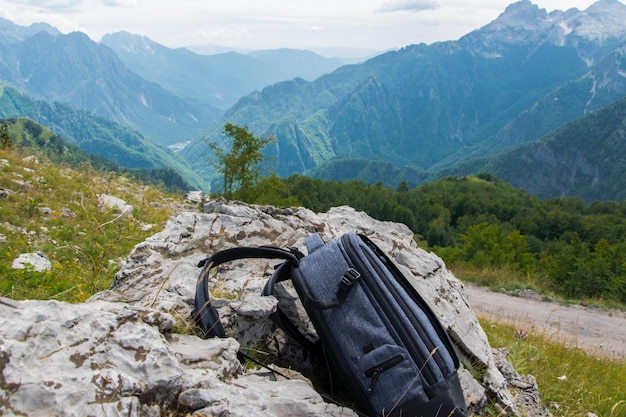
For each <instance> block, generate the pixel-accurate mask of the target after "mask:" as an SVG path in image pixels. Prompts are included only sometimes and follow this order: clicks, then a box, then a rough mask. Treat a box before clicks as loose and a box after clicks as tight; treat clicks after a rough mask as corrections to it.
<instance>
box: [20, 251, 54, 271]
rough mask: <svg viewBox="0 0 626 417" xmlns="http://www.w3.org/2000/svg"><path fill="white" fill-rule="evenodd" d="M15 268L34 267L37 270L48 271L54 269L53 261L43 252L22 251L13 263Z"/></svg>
mask: <svg viewBox="0 0 626 417" xmlns="http://www.w3.org/2000/svg"><path fill="white" fill-rule="evenodd" d="M11 268H13V269H29V268H32V270H33V271H36V272H46V271H49V270H50V269H52V263H51V262H50V260H49V259H48V257H47V256H46V255H45V254H44V253H42V252H34V253H22V254H21V255H20V256H18V257H17V258H15V259H14V260H13V262H12V263H11Z"/></svg>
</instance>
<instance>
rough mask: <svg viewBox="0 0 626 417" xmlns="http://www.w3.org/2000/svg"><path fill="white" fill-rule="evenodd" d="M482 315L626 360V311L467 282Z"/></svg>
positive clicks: (469, 295) (469, 294)
mask: <svg viewBox="0 0 626 417" xmlns="http://www.w3.org/2000/svg"><path fill="white" fill-rule="evenodd" d="M465 288H466V291H467V295H468V297H469V300H470V304H471V305H472V307H473V308H474V311H475V312H476V314H477V315H478V316H479V317H486V318H495V319H499V320H504V321H507V322H510V323H513V324H515V325H516V326H519V327H520V328H522V329H528V330H529V329H532V328H534V329H537V330H540V331H543V332H545V334H546V335H548V336H550V337H552V338H554V339H555V340H557V341H559V342H563V343H565V344H566V345H569V346H577V347H580V348H582V349H584V350H587V351H589V352H591V353H592V354H595V355H600V356H607V357H613V358H619V359H626V312H623V311H607V310H603V309H599V308H595V307H588V306H581V305H570V306H565V305H562V304H559V303H554V302H547V301H541V300H540V299H538V298H539V297H532V296H530V297H528V298H527V297H523V296H522V297H515V296H510V295H507V294H502V293H496V292H492V291H489V290H488V289H485V288H482V287H477V286H475V285H472V284H469V283H465Z"/></svg>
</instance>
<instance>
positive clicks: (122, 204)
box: [98, 194, 133, 215]
mask: <svg viewBox="0 0 626 417" xmlns="http://www.w3.org/2000/svg"><path fill="white" fill-rule="evenodd" d="M98 206H99V207H100V208H101V209H102V210H111V209H115V210H117V211H119V212H120V213H121V214H125V215H131V214H132V213H133V206H131V205H130V204H128V203H126V201H124V200H122V199H121V198H118V197H115V196H112V195H108V194H100V195H99V196H98Z"/></svg>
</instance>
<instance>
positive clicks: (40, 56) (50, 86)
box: [0, 21, 221, 145]
mask: <svg viewBox="0 0 626 417" xmlns="http://www.w3.org/2000/svg"><path fill="white" fill-rule="evenodd" d="M2 23H3V25H2V27H3V30H2V32H1V34H2V36H0V53H1V55H0V78H1V79H3V80H5V81H7V82H8V83H10V84H11V85H13V86H15V87H17V88H19V89H21V90H23V91H25V92H26V93H28V94H30V95H32V96H34V97H36V98H40V99H46V100H54V101H61V102H65V103H68V104H71V105H74V106H77V107H81V108H85V109H88V110H91V111H93V112H94V113H96V114H98V115H100V116H102V117H106V118H109V119H111V120H114V121H116V122H119V123H121V124H125V125H128V126H130V127H133V128H135V129H137V130H139V131H140V132H142V133H143V134H144V135H146V136H147V137H149V138H150V139H151V140H153V141H154V142H156V143H159V144H162V145H170V144H174V143H178V142H184V141H188V140H191V139H193V138H195V137H197V136H199V135H200V134H201V133H203V132H204V131H206V129H208V128H209V127H210V126H212V125H213V124H214V123H215V122H216V120H217V119H218V118H219V117H220V116H221V111H220V110H218V109H216V108H214V107H212V106H210V105H209V104H207V103H206V102H200V101H198V100H192V99H182V98H180V97H178V96H176V95H174V94H172V93H170V92H168V91H167V90H165V89H164V88H162V87H160V86H159V85H157V84H155V83H152V82H148V81H146V80H144V79H143V78H141V77H140V76H139V75H137V74H135V73H134V72H132V71H130V70H129V69H128V68H127V67H126V66H125V65H124V64H123V62H122V61H121V60H120V59H119V58H118V57H117V55H116V54H115V53H114V52H113V51H112V50H111V49H110V48H108V47H106V46H105V45H99V44H97V43H95V42H93V41H91V40H90V39H89V37H87V35H85V34H83V33H80V32H74V33H70V34H68V35H62V34H58V33H57V34H55V33H54V31H51V30H43V31H39V32H37V33H35V34H32V33H34V32H35V30H36V28H32V26H31V29H29V30H28V31H27V30H25V29H24V28H22V27H20V26H18V25H11V24H9V23H10V22H9V23H7V21H3V22H2ZM42 27H43V28H48V27H47V26H46V25H43V26H42ZM51 32H52V33H51ZM30 34H32V35H31V36H28V35H30Z"/></svg>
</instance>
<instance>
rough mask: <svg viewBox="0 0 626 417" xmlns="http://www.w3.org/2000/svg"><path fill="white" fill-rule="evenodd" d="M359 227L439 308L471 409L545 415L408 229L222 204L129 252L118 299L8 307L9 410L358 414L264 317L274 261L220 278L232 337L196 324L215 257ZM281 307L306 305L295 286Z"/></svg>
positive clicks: (223, 271)
mask: <svg viewBox="0 0 626 417" xmlns="http://www.w3.org/2000/svg"><path fill="white" fill-rule="evenodd" d="M350 230H355V231H357V232H359V233H364V234H366V235H368V236H369V237H370V238H371V239H373V240H374V241H376V243H378V244H379V246H380V247H381V248H382V249H383V250H384V251H386V252H387V253H388V254H390V257H391V258H392V259H393V260H394V261H395V262H396V263H397V264H398V266H399V268H400V269H401V270H402V271H403V273H405V274H406V276H407V277H409V279H410V280H411V282H412V284H413V285H415V286H416V287H417V288H418V290H419V291H420V292H421V293H422V294H423V295H424V298H425V299H426V300H427V301H429V302H430V304H431V306H432V308H433V310H434V311H435V313H436V314H437V315H438V316H439V318H440V320H441V321H442V323H443V324H444V326H445V327H446V328H447V329H448V331H449V334H450V336H451V339H452V341H453V342H454V344H455V347H456V348H457V350H458V353H459V355H460V357H461V360H462V362H463V367H462V369H461V370H460V376H461V380H462V384H463V388H464V391H465V396H466V401H467V403H468V405H469V406H470V409H472V410H474V411H475V412H480V411H481V410H483V409H484V408H485V407H486V406H487V405H488V404H490V405H491V406H492V408H494V409H496V410H498V412H500V411H501V412H502V413H501V414H499V415H527V416H549V415H550V414H549V412H548V411H547V410H546V409H545V408H544V407H543V406H542V405H541V402H540V399H539V393H538V390H537V385H536V383H535V380H534V378H533V377H532V376H520V375H518V374H517V372H515V370H514V369H513V368H512V366H511V365H510V364H509V363H508V362H507V361H506V354H505V352H503V351H501V350H494V349H492V348H491V346H490V345H489V342H488V340H487V337H486V335H485V333H484V332H483V330H482V328H481V326H480V324H479V323H478V321H477V320H476V317H475V315H474V312H473V311H472V308H471V306H470V304H469V302H468V299H467V296H466V294H465V292H464V287H463V283H462V282H461V281H460V280H458V279H457V278H456V277H454V276H453V274H452V273H451V272H450V271H448V269H447V268H446V266H445V264H444V263H443V261H442V260H441V259H440V258H438V257H437V256H436V255H434V254H432V253H428V252H426V251H424V250H422V249H420V248H418V247H417V246H416V244H415V242H414V240H413V234H412V232H411V231H410V230H409V229H408V228H407V227H405V226H404V225H401V224H396V223H388V222H380V221H377V220H374V219H372V218H371V217H369V216H367V215H366V214H364V213H361V212H356V211H355V210H354V209H352V208H349V207H337V208H333V209H331V210H330V211H329V212H327V213H319V214H316V213H313V212H311V211H309V210H306V209H303V208H289V209H276V208H273V207H261V206H250V205H245V204H240V203H227V202H224V201H215V200H213V201H209V202H207V203H206V204H205V205H204V210H203V212H199V211H194V212H191V211H187V212H183V213H181V214H179V215H176V216H174V217H172V218H171V219H170V220H169V222H168V223H167V225H166V226H165V228H164V230H163V231H162V232H160V233H157V234H155V235H153V236H152V237H150V238H148V239H147V240H145V241H144V242H143V243H141V244H139V245H137V246H136V247H135V248H134V250H133V251H132V253H131V254H130V256H129V257H128V258H127V259H126V261H125V264H124V266H123V267H122V268H121V270H120V271H119V272H118V273H117V275H116V279H115V282H114V284H113V286H112V288H111V289H110V290H107V291H104V292H101V293H98V294H96V295H95V296H93V297H92V298H91V299H89V300H88V301H87V302H86V303H84V304H66V303H59V302H56V301H14V300H9V299H0V389H1V390H0V415H28V416H50V415H57V416H87V415H99V416H100V415H106V416H155V417H156V416H179V415H180V416H183V415H189V414H192V415H194V416H208V415H212V416H241V417H248V416H305V415H306V416H353V415H356V414H355V413H354V412H353V411H352V410H350V409H349V407H341V406H338V405H335V404H332V403H329V402H326V401H324V399H323V397H322V395H321V392H323V391H324V389H323V387H318V386H317V385H315V384H314V383H312V382H311V379H309V378H307V377H309V376H310V375H309V374H308V372H310V371H314V370H315V364H310V363H307V359H306V356H305V355H304V354H303V352H301V351H300V349H299V348H298V347H297V346H295V345H294V344H292V343H291V342H290V341H289V340H288V339H286V338H285V337H284V335H283V334H282V333H281V331H280V330H277V329H276V328H275V327H274V326H273V325H272V322H271V321H270V320H269V315H270V314H271V313H272V312H273V311H274V310H275V308H276V305H277V303H278V300H277V299H275V298H273V297H261V296H260V295H259V294H260V292H261V289H262V287H263V285H264V283H265V281H266V279H267V278H268V276H269V275H270V274H271V272H272V271H273V268H274V266H275V264H276V261H268V260H251V261H235V262H232V263H230V264H228V265H226V266H224V267H220V268H218V269H219V271H218V273H217V274H216V275H215V276H214V277H212V278H211V284H212V288H213V296H214V297H216V299H217V302H216V304H217V306H218V309H219V310H220V317H221V319H222V322H223V324H224V325H225V327H226V329H227V333H228V335H229V336H230V337H229V338H226V339H213V340H202V339H200V338H198V337H196V336H195V335H193V331H192V330H193V329H192V326H191V324H190V323H191V320H190V313H191V309H192V306H193V299H194V294H195V285H196V278H197V276H198V272H199V270H198V268H197V266H196V265H197V264H198V262H199V261H200V260H201V259H203V258H205V257H206V256H207V254H210V253H213V252H214V251H216V250H220V249H223V248H226V247H231V246H235V245H274V246H283V247H286V246H296V247H299V248H302V249H304V239H305V238H306V237H307V236H308V235H309V234H311V233H320V234H321V236H322V237H323V238H324V239H325V240H326V241H330V240H332V239H334V238H336V237H338V236H340V235H341V234H343V233H345V232H347V231H350ZM280 298H281V300H280V302H286V303H291V304H293V305H294V306H296V307H297V302H294V301H293V299H294V298H295V296H294V291H293V289H292V288H289V287H288V286H285V287H284V288H283V290H282V291H281V293H280ZM303 326H306V322H303ZM240 346H241V347H244V348H250V349H253V350H256V351H262V352H263V355H262V358H263V359H265V358H279V360H277V361H276V362H275V364H274V365H273V366H274V367H275V368H276V369H279V370H280V372H281V375H279V374H276V373H272V372H270V371H268V370H266V369H264V368H257V367H247V368H246V367H244V366H243V365H242V364H241V363H240V362H239V360H238V359H237V351H238V349H239V348H240ZM257 356H259V355H257ZM279 366H281V367H280V368H279ZM469 370H471V373H470V371H469ZM284 376H287V377H288V378H285V377H284ZM475 378H478V379H475ZM344 402H346V403H349V400H345V401H344Z"/></svg>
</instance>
